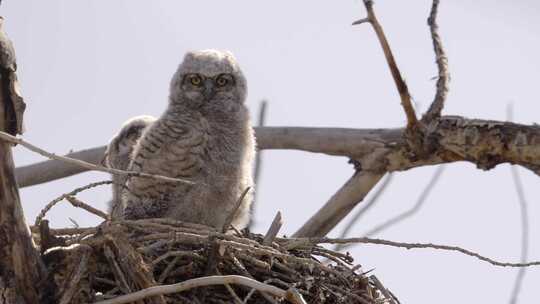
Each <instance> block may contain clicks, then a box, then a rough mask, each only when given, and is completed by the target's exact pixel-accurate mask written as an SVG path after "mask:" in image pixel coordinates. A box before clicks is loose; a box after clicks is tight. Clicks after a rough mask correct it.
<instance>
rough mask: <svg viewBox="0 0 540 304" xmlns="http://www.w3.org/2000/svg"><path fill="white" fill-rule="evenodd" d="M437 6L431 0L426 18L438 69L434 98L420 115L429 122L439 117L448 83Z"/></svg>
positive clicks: (435, 1) (437, 4) (436, 3)
mask: <svg viewBox="0 0 540 304" xmlns="http://www.w3.org/2000/svg"><path fill="white" fill-rule="evenodd" d="M438 7H439V0H433V4H432V6H431V13H430V14H429V18H428V25H429V29H430V31H431V39H432V40H433V50H434V51H435V58H436V62H437V67H438V69H439V75H438V77H437V92H436V94H435V99H434V100H433V103H432V104H431V106H430V107H429V109H428V111H427V112H426V114H425V115H424V117H422V120H423V121H425V122H427V123H429V122H431V121H432V120H434V119H438V118H440V117H441V112H442V109H443V108H444V102H445V101H446V97H447V95H448V85H449V83H450V73H449V72H448V57H447V56H446V52H445V51H444V48H443V46H442V39H441V36H439V25H438V24H437V11H438Z"/></svg>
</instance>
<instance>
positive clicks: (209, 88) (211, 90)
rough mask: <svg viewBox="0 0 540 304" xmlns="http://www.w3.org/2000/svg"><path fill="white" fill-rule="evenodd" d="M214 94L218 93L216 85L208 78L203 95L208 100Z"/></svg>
mask: <svg viewBox="0 0 540 304" xmlns="http://www.w3.org/2000/svg"><path fill="white" fill-rule="evenodd" d="M214 95H216V87H215V86H214V82H213V81H212V80H211V79H208V80H206V81H205V82H204V91H203V96H204V98H205V99H206V100H207V101H208V100H210V99H212V98H213V97H214Z"/></svg>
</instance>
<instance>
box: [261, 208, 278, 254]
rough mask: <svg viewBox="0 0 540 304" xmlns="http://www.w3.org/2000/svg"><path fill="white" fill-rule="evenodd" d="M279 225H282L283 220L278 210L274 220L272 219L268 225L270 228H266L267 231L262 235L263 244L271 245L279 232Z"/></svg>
mask: <svg viewBox="0 0 540 304" xmlns="http://www.w3.org/2000/svg"><path fill="white" fill-rule="evenodd" d="M281 226H283V220H282V218H281V211H278V212H277V214H276V216H275V217H274V220H273V221H272V224H271V225H270V228H268V231H267V232H266V234H265V235H264V239H263V245H266V246H271V245H272V242H273V241H274V239H275V238H276V236H277V234H278V233H279V230H280V229H281Z"/></svg>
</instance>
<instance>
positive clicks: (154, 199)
mask: <svg viewBox="0 0 540 304" xmlns="http://www.w3.org/2000/svg"><path fill="white" fill-rule="evenodd" d="M245 100H246V79H245V78H244V75H243V74H242V71H241V70H240V67H239V66H238V64H237V62H236V60H235V58H234V57H233V55H232V54H231V53H229V52H222V51H216V50H204V51H196V52H189V53H187V54H186V55H185V57H184V61H183V62H182V63H181V64H180V66H179V67H178V70H177V71H176V73H175V74H174V76H173V78H172V81H171V84H170V95H169V103H168V107H167V109H166V110H165V113H163V115H162V116H161V117H160V118H158V119H157V120H156V121H155V122H154V123H153V124H152V125H151V126H150V127H149V128H148V129H146V130H145V131H144V132H143V135H142V137H141V139H140V140H139V141H138V143H137V145H136V147H135V149H134V152H133V160H132V162H131V164H130V170H133V171H139V172H145V173H150V174H159V175H165V176H168V177H176V178H182V179H186V180H189V181H192V182H193V183H194V184H193V185H190V184H185V183H171V182H167V181H163V180H158V179H151V178H139V177H131V178H130V179H129V180H128V182H127V189H126V190H125V191H124V197H123V202H124V205H125V207H126V210H125V212H124V216H125V217H126V218H127V219H136V218H145V217H169V218H174V219H178V220H182V221H187V222H193V223H201V224H206V225H209V226H214V227H216V228H221V227H222V226H223V224H224V222H225V219H226V218H227V216H228V215H229V214H230V213H231V212H232V210H233V207H234V205H235V203H236V202H237V200H238V199H239V197H240V196H241V194H242V192H243V191H244V190H245V189H246V188H247V187H249V186H253V178H252V167H253V158H254V154H255V139H254V136H253V129H252V128H251V124H250V120H249V113H248V110H247V108H246V106H245ZM251 200H252V195H251V193H248V195H246V197H245V198H244V200H243V204H242V205H241V206H240V208H239V210H238V211H237V213H236V215H235V218H234V220H233V222H232V224H233V225H234V226H235V227H237V228H243V227H245V226H246V224H247V223H248V221H249V206H250V204H251Z"/></svg>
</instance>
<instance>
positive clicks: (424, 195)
mask: <svg viewBox="0 0 540 304" xmlns="http://www.w3.org/2000/svg"><path fill="white" fill-rule="evenodd" d="M444 168H445V167H444V166H443V165H441V166H438V167H437V169H435V173H434V174H433V176H432V177H431V179H430V180H429V183H428V184H427V185H426V187H425V188H424V190H423V191H422V193H421V194H420V196H419V197H418V200H417V201H416V203H415V204H414V206H413V207H412V208H411V209H409V210H407V211H405V212H403V213H401V214H399V215H397V216H395V217H393V218H391V219H389V220H387V221H386V222H383V223H382V224H380V225H378V226H375V227H374V228H372V229H371V230H369V231H368V232H366V233H365V235H364V236H366V237H370V236H373V235H376V234H378V233H380V232H381V231H383V230H385V229H388V228H389V227H391V226H393V225H395V224H397V223H399V222H401V221H403V220H405V219H407V218H409V217H411V216H413V215H414V214H415V213H416V212H418V211H419V210H420V208H422V206H423V205H424V203H425V202H426V199H427V198H428V196H429V194H430V193H431V190H433V188H434V187H435V185H436V184H437V182H438V181H439V179H440V177H441V175H442V173H443V172H444Z"/></svg>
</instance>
